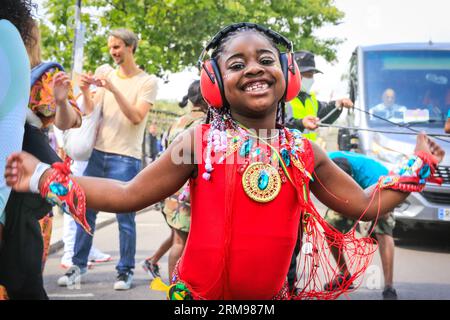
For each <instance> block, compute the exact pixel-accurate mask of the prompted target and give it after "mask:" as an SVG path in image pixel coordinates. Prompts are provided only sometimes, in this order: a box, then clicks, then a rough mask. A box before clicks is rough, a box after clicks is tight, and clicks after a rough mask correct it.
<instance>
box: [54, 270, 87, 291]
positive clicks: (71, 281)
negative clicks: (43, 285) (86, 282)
mask: <svg viewBox="0 0 450 320" xmlns="http://www.w3.org/2000/svg"><path fill="white" fill-rule="evenodd" d="M85 273H86V270H85V271H82V270H81V269H80V268H78V267H77V266H71V267H70V268H69V269H68V270H67V272H66V273H65V274H64V275H63V276H62V277H60V278H59V279H58V286H60V287H72V286H74V285H77V284H80V283H81V276H82V275H83V274H85Z"/></svg>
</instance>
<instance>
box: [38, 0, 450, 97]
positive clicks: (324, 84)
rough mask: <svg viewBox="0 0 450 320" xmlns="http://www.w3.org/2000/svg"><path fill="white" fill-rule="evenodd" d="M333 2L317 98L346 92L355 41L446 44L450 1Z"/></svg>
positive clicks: (164, 89)
mask: <svg viewBox="0 0 450 320" xmlns="http://www.w3.org/2000/svg"><path fill="white" fill-rule="evenodd" d="M35 2H36V3H37V4H38V6H39V8H40V10H39V11H38V15H39V16H41V17H43V16H44V11H43V10H42V5H41V4H42V2H43V0H35ZM74 3H75V0H74ZM334 4H335V6H336V7H337V8H338V9H339V10H341V11H343V12H344V14H345V17H344V18H343V19H342V23H340V24H339V25H337V26H325V27H323V28H321V29H319V30H317V31H316V32H315V35H317V36H318V37H319V38H328V37H338V38H341V39H344V40H345V41H344V42H343V43H342V44H341V45H339V46H338V47H337V61H335V62H333V63H328V62H326V61H325V60H324V59H323V58H321V57H316V67H317V68H318V69H319V70H321V71H322V72H323V74H318V75H316V77H315V80H316V81H315V84H314V86H313V90H314V91H316V92H317V93H318V97H319V99H321V100H328V99H332V98H342V97H346V96H347V95H348V93H347V83H345V82H344V81H342V80H341V77H342V75H343V74H344V73H345V72H346V71H347V69H348V61H349V59H350V56H351V53H352V52H353V50H354V49H355V48H356V47H357V46H359V45H372V44H385V43H394V42H428V41H430V40H431V41H433V42H450V23H448V19H449V18H448V17H449V13H450V1H448V0H426V1H423V0H335V1H334ZM295 49H296V50H300V49H301V48H295ZM195 79H198V75H197V73H196V72H192V71H191V72H188V71H186V72H181V73H176V74H171V75H170V76H169V82H168V83H163V82H162V81H161V82H160V86H159V92H158V96H157V99H164V100H181V98H182V97H183V96H184V95H185V94H186V93H187V88H188V87H189V84H190V83H191V82H192V81H193V80H195Z"/></svg>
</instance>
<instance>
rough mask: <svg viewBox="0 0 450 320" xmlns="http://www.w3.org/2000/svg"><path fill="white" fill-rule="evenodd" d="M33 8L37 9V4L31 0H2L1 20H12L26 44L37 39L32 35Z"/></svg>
mask: <svg viewBox="0 0 450 320" xmlns="http://www.w3.org/2000/svg"><path fill="white" fill-rule="evenodd" d="M33 10H34V11H36V10H37V5H36V4H34V3H32V2H31V0H1V5H0V20H1V19H6V20H8V21H10V22H11V23H12V24H13V25H14V26H15V27H16V28H17V30H19V33H20V35H21V37H22V40H23V42H24V44H25V46H28V45H30V44H34V43H33V41H37V39H34V37H33V35H32V30H33V20H32V19H33V13H32V12H33Z"/></svg>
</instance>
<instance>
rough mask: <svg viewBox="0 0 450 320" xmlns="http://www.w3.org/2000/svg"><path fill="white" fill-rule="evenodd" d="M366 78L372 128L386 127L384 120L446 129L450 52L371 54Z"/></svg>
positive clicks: (366, 62) (366, 58)
mask: <svg viewBox="0 0 450 320" xmlns="http://www.w3.org/2000/svg"><path fill="white" fill-rule="evenodd" d="M364 78H365V79H364V83H365V105H366V106H367V107H366V110H368V111H369V112H370V113H371V115H368V123H369V124H370V125H372V126H381V125H386V121H383V119H382V118H385V119H388V120H390V121H392V122H396V123H403V124H404V123H408V124H410V125H413V124H420V125H424V126H440V125H442V126H443V122H444V121H445V120H446V118H447V111H448V110H449V109H450V51H431V50H415V51H411V50H408V51H369V52H366V53H365V54H364ZM438 122H439V123H441V122H442V124H438Z"/></svg>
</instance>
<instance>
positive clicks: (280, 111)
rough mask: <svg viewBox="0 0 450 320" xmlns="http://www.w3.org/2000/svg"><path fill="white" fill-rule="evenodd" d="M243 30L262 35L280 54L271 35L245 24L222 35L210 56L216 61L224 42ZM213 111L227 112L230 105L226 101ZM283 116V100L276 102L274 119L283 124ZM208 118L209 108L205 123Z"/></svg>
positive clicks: (224, 44) (223, 48)
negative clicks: (275, 116)
mask: <svg viewBox="0 0 450 320" xmlns="http://www.w3.org/2000/svg"><path fill="white" fill-rule="evenodd" d="M243 32H253V33H255V34H258V35H261V36H263V37H264V38H265V39H267V40H268V41H269V43H270V44H271V45H272V47H274V48H275V49H276V51H277V52H278V56H280V54H281V52H280V49H279V48H278V46H277V44H276V42H275V41H274V39H273V38H272V37H270V36H269V35H267V34H266V33H264V32H263V31H260V30H258V29H255V28H251V27H249V26H245V27H242V28H239V29H236V30H234V31H232V32H229V33H228V34H227V35H226V36H224V37H223V38H222V39H220V41H219V43H218V45H217V47H216V48H215V49H214V51H213V52H212V54H211V58H213V59H215V60H216V61H218V59H220V57H221V56H222V54H223V51H224V50H225V46H226V44H227V43H228V42H229V41H230V40H231V39H233V38H235V37H236V36H238V35H239V34H241V33H243ZM210 109H211V108H210ZM215 112H219V113H220V114H221V115H224V114H229V113H230V107H229V105H228V104H227V103H225V105H224V106H223V107H222V108H220V109H218V110H215ZM284 117H285V107H284V101H280V103H279V104H278V108H277V120H276V121H277V123H279V124H281V125H284ZM210 118H211V114H210V110H208V114H207V117H206V123H209V120H210Z"/></svg>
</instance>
